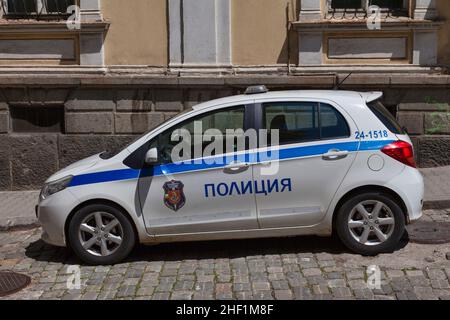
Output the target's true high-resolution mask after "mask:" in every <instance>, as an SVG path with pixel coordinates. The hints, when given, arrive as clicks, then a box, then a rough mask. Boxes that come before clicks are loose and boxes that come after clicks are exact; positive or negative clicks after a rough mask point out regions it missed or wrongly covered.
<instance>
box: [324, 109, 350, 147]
mask: <svg viewBox="0 0 450 320" xmlns="http://www.w3.org/2000/svg"><path fill="white" fill-rule="evenodd" d="M348 136H350V128H349V127H348V124H347V121H346V120H345V118H344V116H343V115H342V114H340V113H339V111H337V110H336V109H335V108H333V107H332V106H330V105H327V104H323V103H321V104H320V137H321V139H331V138H343V137H348Z"/></svg>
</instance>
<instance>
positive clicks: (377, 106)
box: [367, 101, 404, 134]
mask: <svg viewBox="0 0 450 320" xmlns="http://www.w3.org/2000/svg"><path fill="white" fill-rule="evenodd" d="M367 105H368V107H369V109H370V110H372V112H373V113H374V114H375V115H376V116H377V118H378V119H380V121H381V122H382V123H383V124H384V125H385V126H386V128H388V129H389V130H390V131H391V132H392V133H394V134H404V130H403V129H402V126H401V125H399V124H398V122H397V120H396V119H395V118H394V116H393V115H392V114H391V113H390V112H389V111H388V110H387V109H386V107H385V106H384V105H383V104H382V103H381V102H380V101H374V102H370V103H368V104H367Z"/></svg>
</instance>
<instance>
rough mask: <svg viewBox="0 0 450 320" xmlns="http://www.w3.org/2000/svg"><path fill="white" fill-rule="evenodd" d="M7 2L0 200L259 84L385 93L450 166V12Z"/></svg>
mask: <svg viewBox="0 0 450 320" xmlns="http://www.w3.org/2000/svg"><path fill="white" fill-rule="evenodd" d="M0 2H1V10H0V191H2V190H24V189H34V188H39V187H40V186H41V184H42V182H43V181H44V180H45V179H46V178H47V177H48V176H49V175H50V174H51V173H53V172H54V171H56V170H58V169H59V168H62V167H64V166H66V165H68V164H70V163H72V162H74V161H76V160H78V159H81V158H83V157H86V156H88V155H91V154H95V153H98V152H101V151H103V150H105V149H115V148H120V147H122V146H123V145H125V144H126V143H127V142H129V141H130V140H132V139H134V138H135V137H136V135H139V134H142V133H144V132H146V131H148V130H150V129H152V128H154V127H155V126H157V125H158V124H159V123H161V122H163V121H164V120H166V119H168V118H170V117H172V116H174V115H176V114H177V113H179V112H181V111H183V110H184V109H186V108H189V107H190V106H192V105H194V104H196V103H198V102H201V101H204V100H209V99H213V98H217V97H221V96H226V95H231V94H236V93H239V92H242V91H243V89H245V88H246V87H247V86H249V85H254V84H266V85H267V86H268V87H269V88H271V89H307V88H308V89H311V88H313V89H333V88H336V86H337V85H338V84H340V86H339V87H340V88H342V89H348V90H363V91H369V90H382V91H383V92H384V94H385V95H384V102H385V104H386V105H387V106H388V107H389V108H390V110H391V111H392V112H393V113H394V114H395V115H396V117H397V118H398V119H399V121H400V122H401V123H402V124H403V125H404V126H405V127H406V128H407V130H408V132H409V133H410V135H411V136H412V137H413V140H414V143H415V145H416V151H417V152H416V153H417V155H416V157H417V161H418V163H419V165H420V166H422V167H430V166H439V165H450V126H449V105H450V76H449V75H448V70H449V66H450V1H448V0H390V1H385V0H127V1H124V0H0ZM374 5H376V6H378V8H380V9H379V10H377V11H374V7H372V6H374ZM344 80H345V81H344Z"/></svg>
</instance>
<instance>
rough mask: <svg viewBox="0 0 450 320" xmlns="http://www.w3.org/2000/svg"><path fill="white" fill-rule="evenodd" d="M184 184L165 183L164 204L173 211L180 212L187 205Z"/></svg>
mask: <svg viewBox="0 0 450 320" xmlns="http://www.w3.org/2000/svg"><path fill="white" fill-rule="evenodd" d="M183 187H184V184H183V182H181V181H175V180H172V181H168V182H166V183H164V186H163V189H164V204H165V205H166V206H167V207H168V208H169V209H172V210H173V211H178V210H179V209H181V208H182V207H183V206H184V204H185V203H186V197H185V196H184V193H183Z"/></svg>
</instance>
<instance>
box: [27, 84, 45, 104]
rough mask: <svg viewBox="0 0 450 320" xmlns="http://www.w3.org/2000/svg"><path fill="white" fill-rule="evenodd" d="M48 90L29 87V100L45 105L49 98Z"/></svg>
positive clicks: (32, 102)
mask: <svg viewBox="0 0 450 320" xmlns="http://www.w3.org/2000/svg"><path fill="white" fill-rule="evenodd" d="M46 96H47V92H46V90H45V89H41V88H36V89H35V88H33V89H31V88H29V89H28V100H29V101H30V103H31V104H32V105H43V104H44V103H45V102H46V100H47V98H46Z"/></svg>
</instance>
